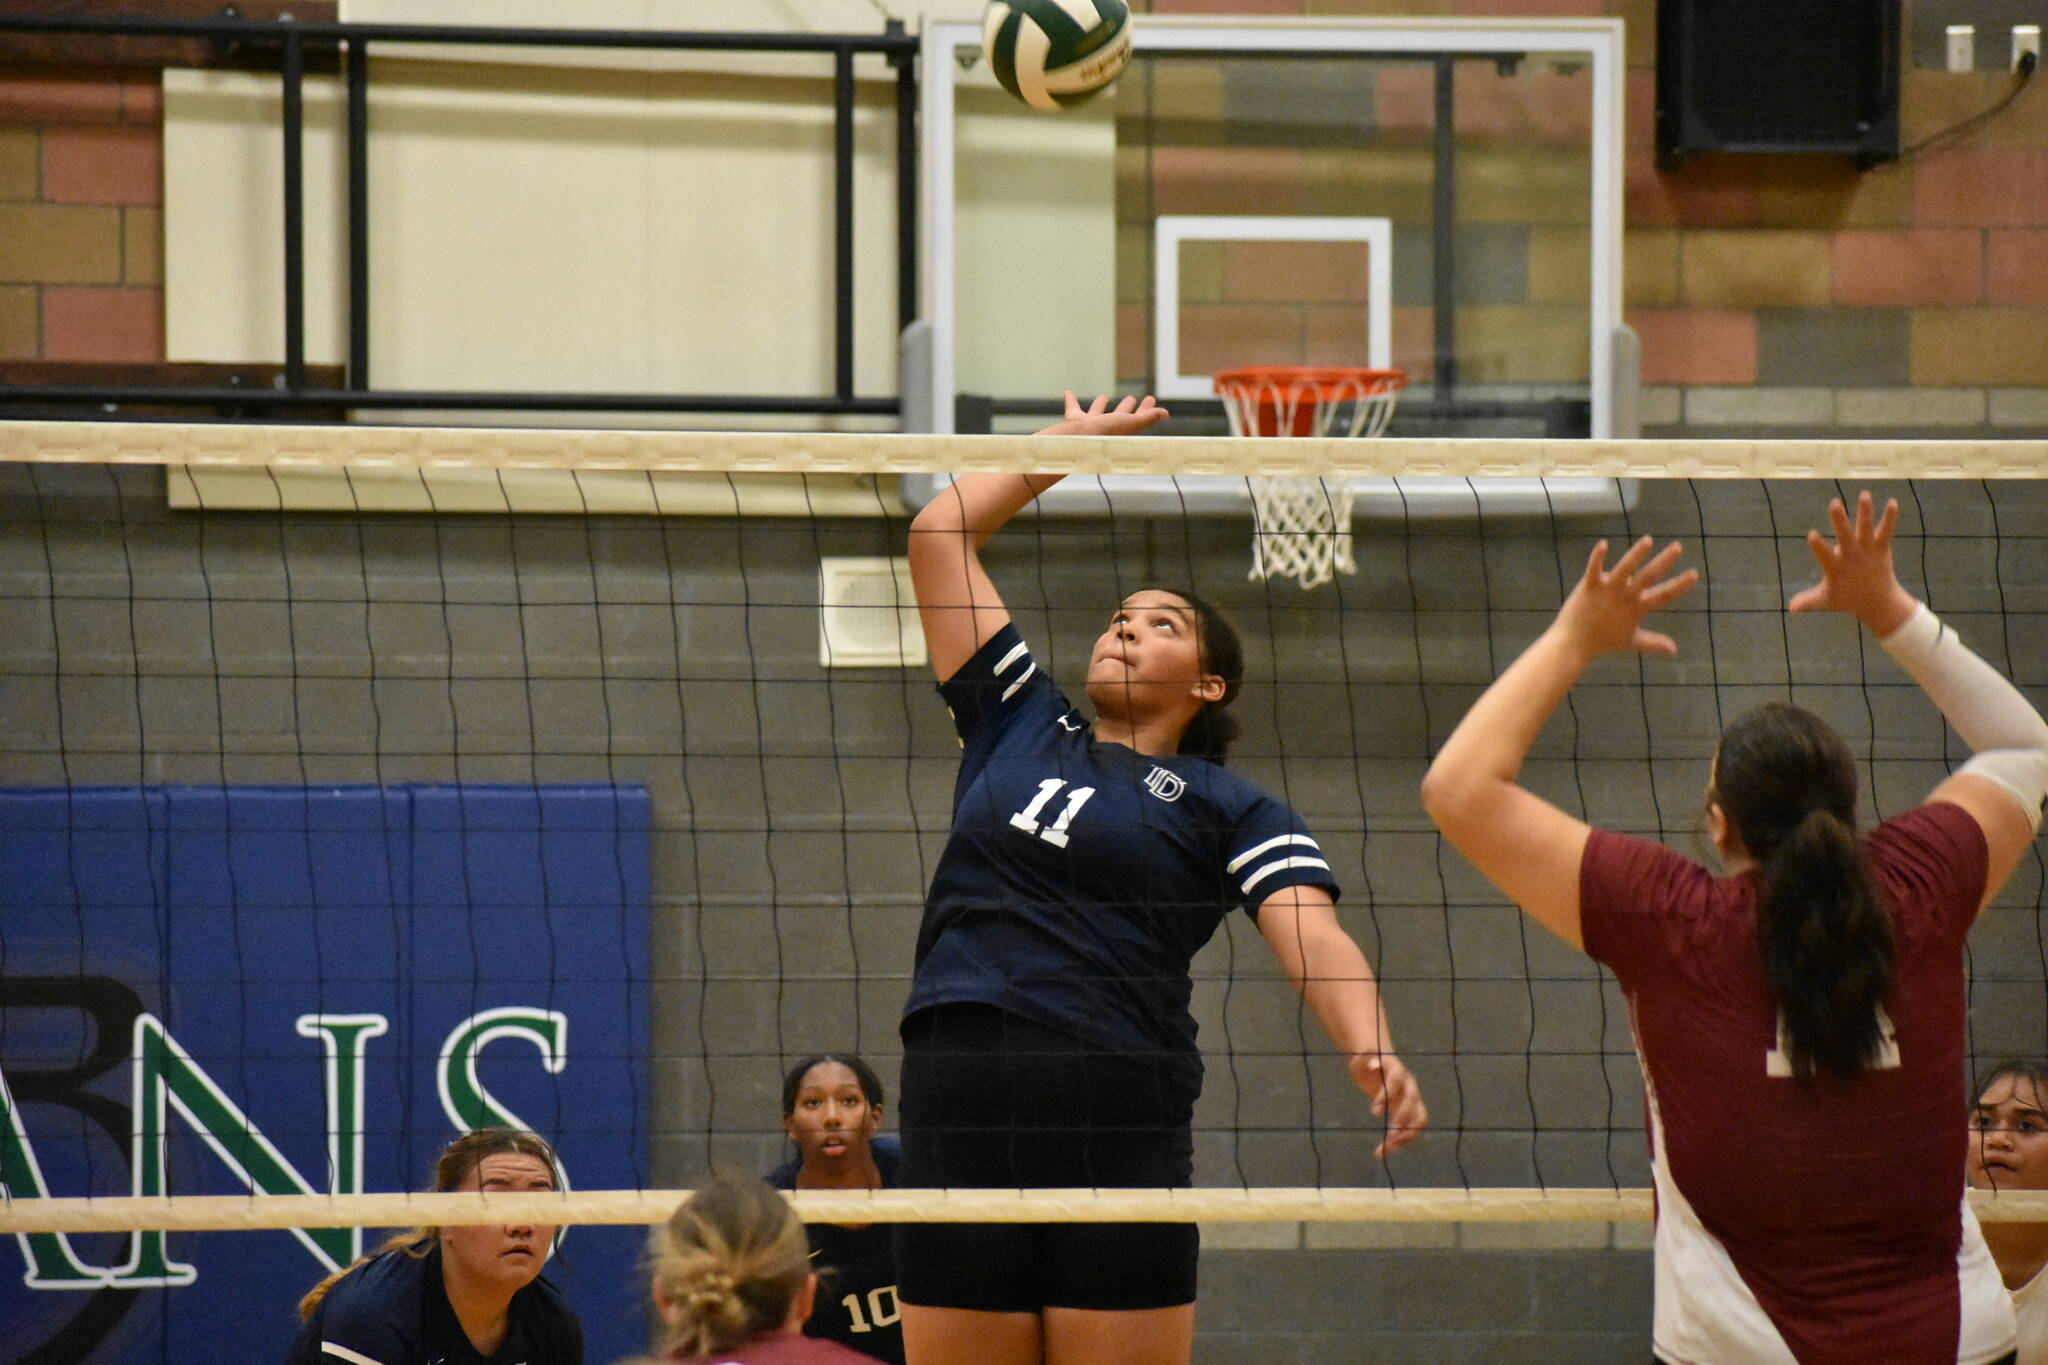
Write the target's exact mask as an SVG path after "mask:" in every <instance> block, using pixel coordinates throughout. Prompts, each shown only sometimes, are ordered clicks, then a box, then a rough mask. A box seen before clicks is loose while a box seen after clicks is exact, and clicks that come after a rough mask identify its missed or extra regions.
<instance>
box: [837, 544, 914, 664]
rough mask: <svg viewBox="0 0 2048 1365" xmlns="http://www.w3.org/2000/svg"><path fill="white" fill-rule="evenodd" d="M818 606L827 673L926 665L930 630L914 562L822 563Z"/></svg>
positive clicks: (841, 559) (868, 558)
mask: <svg viewBox="0 0 2048 1365" xmlns="http://www.w3.org/2000/svg"><path fill="white" fill-rule="evenodd" d="M818 607H819V609H818V662H819V663H820V664H822V665H824V666H825V667H826V668H918V667H922V666H923V664H924V662H925V651H924V631H923V629H922V628H921V627H920V626H919V625H918V621H917V599H916V598H915V597H913V596H912V595H911V591H910V561H909V560H908V559H903V558H895V559H892V558H889V557H888V556H886V555H848V556H838V557H828V558H821V559H820V560H819V561H818Z"/></svg>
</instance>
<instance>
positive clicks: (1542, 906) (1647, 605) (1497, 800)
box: [1422, 536, 1699, 948]
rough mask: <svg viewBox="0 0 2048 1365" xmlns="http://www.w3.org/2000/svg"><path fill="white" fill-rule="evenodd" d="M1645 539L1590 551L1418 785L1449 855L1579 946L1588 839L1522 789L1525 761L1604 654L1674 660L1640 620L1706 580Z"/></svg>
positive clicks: (1575, 823)
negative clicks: (1613, 550) (1546, 620)
mask: <svg viewBox="0 0 2048 1365" xmlns="http://www.w3.org/2000/svg"><path fill="white" fill-rule="evenodd" d="M1650 546H1651V539H1650V537H1648V536H1644V537H1643V538H1642V539H1641V540H1638V541H1637V542H1636V543H1635V544H1634V545H1632V546H1630V547H1629V548H1628V550H1627V552H1626V553H1624V554H1623V555H1622V557H1621V558H1620V559H1619V560H1618V561H1616V563H1615V565H1614V567H1613V568H1612V569H1609V568H1607V567H1606V565H1607V542H1606V541H1604V540H1603V541H1601V542H1600V543H1599V544H1597V545H1595V546H1594V547H1593V553H1592V555H1591V556H1590V557H1589V558H1588V559H1587V561H1586V572H1585V574H1584V576H1583V577H1581V578H1580V580H1579V584H1578V586H1577V587H1576V588H1574V589H1572V594H1571V596H1570V597H1569V598H1567V599H1566V600H1565V604H1564V606H1563V607H1561V608H1559V610H1558V613H1557V619H1556V620H1555V621H1553V622H1552V623H1551V626H1550V629H1548V630H1546V631H1545V632H1544V633H1543V634H1542V635H1541V636H1540V637H1538V638H1537V640H1536V642H1535V643H1534V644H1532V645H1530V646H1529V648H1528V649H1527V650H1525V651H1523V653H1522V656H1521V657H1520V658H1518V659H1516V660H1515V662H1514V663H1512V664H1511V665H1509V666H1508V669H1507V671H1506V672H1504V673H1502V674H1501V675H1500V677H1498V678H1496V679H1494V682H1493V685H1492V686H1491V687H1489V688H1487V689H1486V692H1485V693H1484V694H1483V695H1482V696H1481V697H1480V698H1479V700H1478V701H1477V702H1475V703H1474V704H1473V706H1472V709H1471V710H1470V711H1469V712H1467V713H1466V715H1465V719H1464V720H1462V721H1460V722H1458V728H1457V729H1456V730H1454V731H1452V732H1451V737H1450V738H1449V739H1448V740H1446V741H1445V742H1444V747H1443V748H1442V749H1441V750H1440V751H1439V752H1438V753H1437V756H1436V761H1435V762H1433V763H1432V764H1430V767H1429V772H1428V774H1427V775H1426V776H1425V777H1424V778H1423V780H1422V804H1423V806H1424V807H1425V808H1426V809H1427V810H1428V811H1429V815H1430V818H1431V819H1432V820H1434V821H1436V824H1437V828H1439V829H1441V830H1442V831H1443V834H1444V837H1445V838H1446V839H1448V840H1450V842H1451V844H1452V846H1453V847H1455V848H1456V849H1457V850H1458V851H1459V852H1460V853H1462V854H1464V855H1465V857H1466V858H1467V859H1468V860H1469V861H1470V862H1471V863H1472V865H1473V866H1474V867H1476V868H1478V869H1479V871H1480V872H1481V873H1483V874H1485V877H1486V879H1487V880H1488V881H1490V882H1492V883H1493V884H1494V885H1495V886H1497V887H1499V888H1500V889H1501V890H1502V891H1503V892H1505V893H1507V896H1508V898H1509V899H1510V900H1513V901H1514V902H1515V904H1517V905H1519V906H1521V907H1522V909H1523V910H1524V911H1525V912H1527V913H1528V914H1529V916H1530V917H1531V918H1533V919H1535V920H1536V921H1537V922H1538V923H1540V924H1541V925H1543V927H1544V928H1546V929H1548V930H1550V932H1552V933H1553V934H1556V935H1557V936H1558V937H1559V938H1561V939H1563V940H1564V941H1565V942H1566V943H1569V944H1570V945H1571V946H1572V947H1574V948H1581V947H1584V940H1583V937H1582V935H1581V932H1580V927H1579V860H1580V856H1581V854H1582V853H1583V852H1584V850H1585V847H1586V838H1587V835H1588V834H1589V833H1590V831H1589V829H1588V828H1587V825H1586V823H1585V821H1583V820H1580V819H1578V818H1577V817H1576V816H1573V815H1569V814H1567V813H1565V812H1564V811H1562V810H1559V809H1558V808H1557V807H1556V806H1553V805H1552V804H1551V803H1550V802H1548V801H1545V800H1544V799H1543V798H1542V797H1540V796H1537V795H1536V794H1535V793H1534V792H1531V791H1528V790H1526V789H1525V788H1523V787H1521V786H1520V785H1518V783H1517V779H1518V778H1519V777H1520V776H1521V771H1522V761H1523V760H1524V759H1526V758H1527V757H1528V756H1529V748H1530V746H1531V745H1533V744H1534V743H1535V742H1536V736H1537V735H1538V734H1539V733H1540V732H1541V731H1542V729H1543V725H1544V722H1546V721H1548V720H1549V719H1550V716H1551V713H1552V712H1554V711H1555V710H1557V708H1558V705H1559V704H1560V703H1561V702H1563V701H1564V698H1565V694H1566V693H1567V692H1569V691H1571V689H1572V685H1573V684H1574V683H1576V682H1577V681H1578V680H1579V675H1580V674H1581V673H1583V672H1585V670H1586V668H1587V666H1588V665H1589V664H1591V663H1592V662H1593V660H1594V659H1596V658H1598V657H1599V656H1600V655H1602V654H1606V653H1611V652H1620V651H1629V650H1633V651H1637V652H1640V653H1651V654H1672V653H1676V652H1677V646H1676V645H1674V644H1673V643H1672V642H1671V639H1670V637H1668V636H1665V635H1660V634H1658V633H1657V632H1655V631H1650V630H1645V629H1643V626H1642V622H1643V618H1644V617H1646V616H1648V615H1649V614H1650V613H1651V612H1652V611H1655V610H1656V609H1657V608H1659V607H1662V606H1664V605H1666V604H1668V603H1670V602H1673V601H1676V600H1677V599H1678V598H1679V597H1681V596H1683V595H1684V594H1685V592H1686V591H1687V590H1688V589H1690V588H1691V587H1692V585H1693V584H1694V583H1695V582H1697V581H1698V579H1699V575H1698V574H1697V573H1696V572H1695V571H1693V570H1691V569H1687V570H1686V571H1685V572H1683V573H1680V574H1676V575H1674V574H1673V573H1672V570H1673V569H1674V568H1676V567H1677V564H1678V555H1679V547H1678V545H1677V543H1676V542H1673V543H1672V544H1670V545H1667V546H1665V547H1664V549H1663V550H1662V551H1660V552H1659V553H1658V554H1657V555H1656V556H1655V557H1654V558H1652V557H1651V555H1650Z"/></svg>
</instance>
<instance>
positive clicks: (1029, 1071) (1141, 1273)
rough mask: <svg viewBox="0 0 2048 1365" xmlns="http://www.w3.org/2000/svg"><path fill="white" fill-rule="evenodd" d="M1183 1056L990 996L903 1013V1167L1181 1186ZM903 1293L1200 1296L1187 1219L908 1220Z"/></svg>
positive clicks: (982, 1307) (1175, 1302) (1011, 1299)
mask: <svg viewBox="0 0 2048 1365" xmlns="http://www.w3.org/2000/svg"><path fill="white" fill-rule="evenodd" d="M1187 1072H1188V1061H1187V1059H1186V1058H1185V1057H1182V1056H1179V1055H1174V1056H1165V1057H1139V1056H1130V1055H1126V1054H1122V1053H1112V1052H1104V1051H1101V1050H1099V1049H1095V1048H1091V1047H1089V1046H1088V1045H1087V1044H1085V1043H1081V1042H1078V1041H1076V1040H1075V1039H1073V1038H1071V1037H1069V1036H1067V1035H1066V1034H1063V1033H1060V1032H1058V1031H1057V1030H1054V1029H1049V1028H1046V1027H1044V1026H1043V1025H1040V1024H1036V1023H1033V1022H1031V1021H1030V1020H1027V1019H1024V1018H1021V1017H1020V1016H1018V1015H1014V1014H1010V1013H1008V1012H1006V1011H1003V1010H999V1009H996V1008H995V1007H993V1006H989V1005H940V1006H937V1007H935V1008H932V1009H926V1010H920V1011H918V1012H917V1013H916V1014H915V1015H913V1016H911V1017H910V1018H909V1019H907V1020H905V1021H904V1026H903V1084H902V1097H901V1108H900V1110H899V1111H898V1117H899V1121H900V1130H901V1132H902V1136H903V1170H902V1175H901V1177H900V1180H901V1183H902V1184H904V1185H906V1186H912V1187H934V1188H950V1189H1064V1188H1076V1187H1082V1188H1085V1187H1109V1188H1131V1187H1139V1188H1149V1187H1160V1186H1164V1187H1184V1186H1186V1185H1188V1184H1189V1183H1190V1181H1191V1180H1192V1178H1193V1174H1194V1139H1193V1136H1192V1134H1191V1132H1190V1126H1189V1125H1190V1122H1191V1118H1192V1113H1193V1107H1194V1099H1193V1096H1192V1095H1191V1094H1190V1093H1189V1085H1188V1075H1187ZM896 1236H897V1241H896V1276H897V1289H898V1292H899V1293H900V1294H901V1296H902V1299H903V1301H904V1302H905V1303H909V1304H917V1305H922V1306H924V1307H930V1308H969V1309H975V1310H978V1311H981V1312H987V1313H1035V1312H1037V1311H1039V1310H1040V1309H1043V1308H1086V1309H1097V1310H1110V1311H1129V1310H1135V1309H1149V1308H1171V1307H1176V1306H1179V1305H1181V1304H1187V1303H1193V1302H1194V1300H1195V1265H1196V1260H1197V1252H1198V1246H1199V1242H1198V1234H1197V1232H1196V1230H1195V1226H1194V1224H1192V1223H904V1224H899V1225H898V1227H897V1234H896Z"/></svg>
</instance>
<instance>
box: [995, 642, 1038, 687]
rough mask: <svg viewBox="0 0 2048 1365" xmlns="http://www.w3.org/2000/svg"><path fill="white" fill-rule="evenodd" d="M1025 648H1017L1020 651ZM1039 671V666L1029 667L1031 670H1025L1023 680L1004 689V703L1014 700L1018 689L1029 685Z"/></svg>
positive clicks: (1020, 646)
mask: <svg viewBox="0 0 2048 1365" xmlns="http://www.w3.org/2000/svg"><path fill="white" fill-rule="evenodd" d="M1023 647H1024V646H1022V645H1019V646H1017V648H1019V649H1022V648H1023ZM1037 671H1038V665H1037V664H1033V665H1031V667H1029V668H1027V669H1025V670H1024V676H1023V677H1021V678H1019V679H1017V681H1015V682H1013V683H1011V684H1010V685H1009V686H1008V687H1006V688H1004V689H1003V700H1004V701H1008V700H1009V699H1010V698H1012V697H1014V696H1016V695H1017V689H1018V688H1020V687H1022V686H1023V685H1024V684H1025V683H1028V682H1030V681H1031V675H1032V674H1033V673H1036V672H1037Z"/></svg>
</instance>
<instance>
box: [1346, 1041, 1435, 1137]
mask: <svg viewBox="0 0 2048 1365" xmlns="http://www.w3.org/2000/svg"><path fill="white" fill-rule="evenodd" d="M1350 1067H1351V1080H1352V1083H1353V1084H1355V1085H1356V1086H1357V1087H1358V1088H1359V1089H1360V1090H1363V1091H1364V1092H1365V1093H1366V1094H1367V1095H1369V1096H1371V1097H1372V1112H1373V1113H1375V1114H1379V1115H1382V1116H1383V1117H1384V1118H1385V1119H1386V1121H1387V1136H1386V1138H1385V1139H1384V1140H1383V1141H1382V1142H1381V1143H1380V1145H1379V1146H1377V1147H1375V1148H1373V1151H1372V1154H1373V1155H1374V1156H1376V1157H1379V1158H1380V1159H1381V1160H1385V1159H1386V1158H1387V1157H1388V1156H1390V1155H1392V1154H1393V1153H1395V1152H1398V1151H1400V1150H1401V1149H1402V1148H1403V1147H1406V1146H1407V1145H1408V1144H1409V1143H1411V1142H1413V1141H1415V1139H1417V1138H1419V1137H1421V1136H1422V1130H1423V1129H1425V1128H1427V1127H1429V1106H1428V1105H1426V1104H1424V1103H1423V1102H1422V1087H1420V1086H1418V1085H1417V1084H1416V1083H1415V1074H1414V1073H1413V1072H1411V1071H1410V1070H1409V1069H1408V1068H1407V1066H1405V1065H1404V1064H1403V1063H1402V1061H1401V1059H1400V1058H1399V1057H1396V1056H1395V1055H1394V1054H1393V1053H1391V1052H1358V1053H1354V1054H1352V1057H1351V1062H1350Z"/></svg>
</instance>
